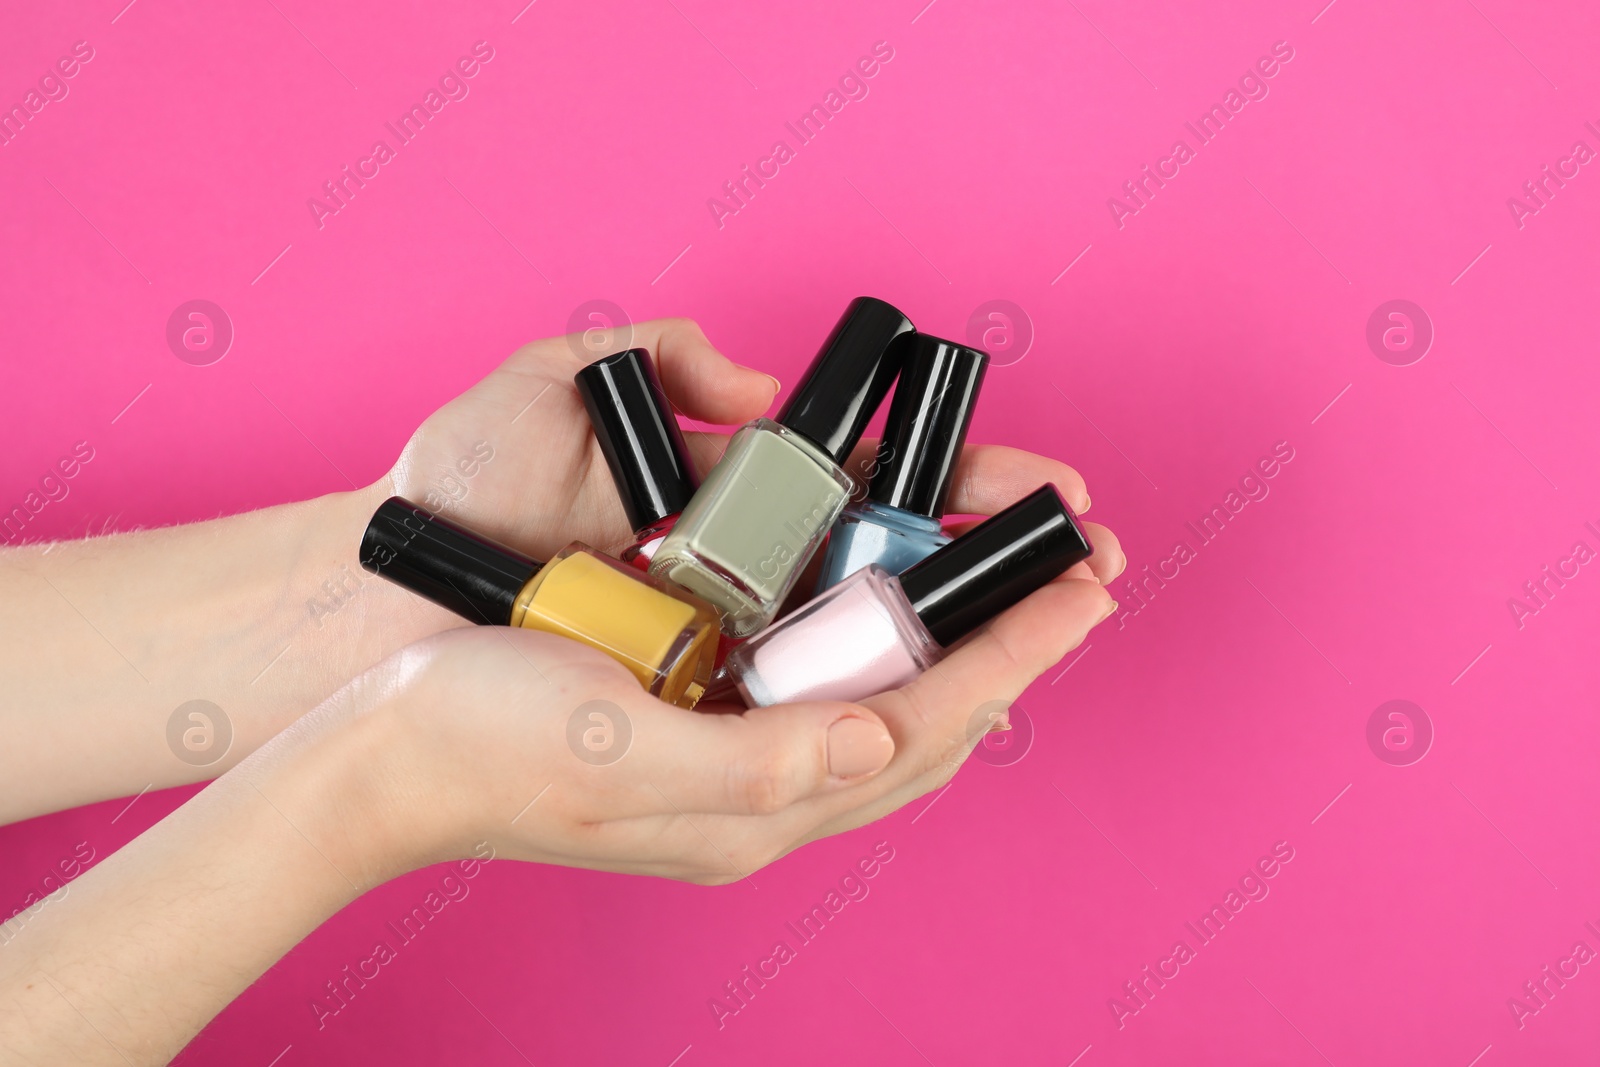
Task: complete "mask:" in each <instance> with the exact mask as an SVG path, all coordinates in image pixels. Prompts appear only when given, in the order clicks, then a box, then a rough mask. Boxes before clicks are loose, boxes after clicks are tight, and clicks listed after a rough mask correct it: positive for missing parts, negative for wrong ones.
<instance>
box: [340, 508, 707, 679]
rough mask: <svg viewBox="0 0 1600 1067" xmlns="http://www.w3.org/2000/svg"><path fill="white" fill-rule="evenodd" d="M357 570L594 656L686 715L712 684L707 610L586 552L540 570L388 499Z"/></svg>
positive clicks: (563, 556)
mask: <svg viewBox="0 0 1600 1067" xmlns="http://www.w3.org/2000/svg"><path fill="white" fill-rule="evenodd" d="M361 566H362V567H364V568H366V569H367V570H369V571H371V572H372V573H374V574H377V575H380V576H382V577H384V578H387V579H389V580H390V581H392V582H395V583H397V584H399V585H403V586H405V587H406V588H407V589H410V590H411V591H412V592H414V593H417V594H419V595H421V596H425V597H427V598H428V599H429V600H432V601H433V602H434V603H436V604H439V605H442V606H443V607H446V608H449V609H450V610H451V611H454V612H455V613H456V614H458V615H460V616H462V617H463V618H467V619H471V620H472V621H473V622H476V623H483V624H487V625H494V626H521V627H525V628H527V629H530V630H543V631H545V632H546V633H553V634H558V635H560V636H561V637H567V638H571V639H572V640H574V641H581V642H582V643H584V644H586V645H589V646H590V647H591V648H596V649H599V650H600V651H601V652H604V653H605V654H606V655H608V656H610V657H611V658H612V659H614V660H616V661H617V662H618V663H621V664H622V665H623V666H624V667H627V668H628V670H630V671H631V672H633V676H634V677H635V678H637V679H638V680H639V684H640V685H642V686H643V687H644V688H645V689H646V690H647V691H649V692H650V693H651V694H653V695H654V696H657V697H660V698H661V699H662V700H664V701H666V702H667V703H669V704H676V705H678V706H679V707H685V708H692V707H694V705H695V703H696V702H697V701H699V699H700V695H701V693H702V692H704V690H705V686H706V682H707V681H708V680H709V678H710V676H711V669H712V666H713V661H714V659H715V657H716V651H717V634H718V627H717V613H716V611H715V610H713V609H712V608H711V606H710V605H709V604H706V603H705V602H703V601H701V600H699V599H697V598H695V597H693V596H691V595H690V594H688V593H686V592H684V591H682V590H680V589H677V588H675V587H673V586H670V585H668V584H667V583H665V582H663V581H660V580H659V579H656V578H652V577H650V576H649V575H647V574H644V573H642V572H640V571H638V570H636V569H634V568H632V567H629V566H627V565H625V564H623V563H620V562H618V561H617V560H614V559H611V558H610V557H609V556H604V555H601V554H600V553H598V552H596V551H594V550H593V549H591V548H589V547H588V546H587V545H583V544H579V543H577V542H574V543H573V544H570V545H568V546H567V547H566V548H564V549H562V550H561V551H560V552H558V553H556V555H555V556H554V557H553V558H552V559H551V560H550V561H549V562H547V563H540V562H539V561H538V560H536V559H533V558H531V557H529V556H525V555H523V554H522V553H520V552H517V551H515V550H513V549H510V548H507V547H506V546H504V545H501V544H497V543H496V542H494V541H490V540H489V539H488V538H485V537H480V536H478V535H477V534H475V533H472V532H471V531H470V530H466V529H463V528H462V527H460V526H457V525H456V524H455V523H453V522H450V521H449V520H447V519H442V518H440V517H439V516H437V515H434V514H432V513H430V512H429V511H428V510H427V509H425V508H422V507H418V506H417V505H415V504H412V503H410V502H409V501H406V500H403V499H401V498H400V497H391V498H389V499H388V500H386V501H385V502H384V503H383V505H382V506H381V507H379V508H378V510H377V512H376V513H375V514H374V515H373V516H372V521H371V522H370V523H368V524H367V531H366V534H365V535H364V536H363V537H362V539H361Z"/></svg>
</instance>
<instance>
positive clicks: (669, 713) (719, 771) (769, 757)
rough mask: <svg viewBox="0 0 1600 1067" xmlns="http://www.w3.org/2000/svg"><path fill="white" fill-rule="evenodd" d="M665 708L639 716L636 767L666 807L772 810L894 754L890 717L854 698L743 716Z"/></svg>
mask: <svg viewBox="0 0 1600 1067" xmlns="http://www.w3.org/2000/svg"><path fill="white" fill-rule="evenodd" d="M663 711H664V712H666V713H665V714H661V715H652V716H648V717H646V718H645V719H644V721H641V722H640V723H639V724H638V727H637V728H638V731H639V734H638V738H637V741H636V743H635V745H634V752H635V753H636V754H637V756H638V762H636V763H635V764H634V766H633V767H632V768H631V773H632V774H633V775H634V776H635V777H636V778H639V779H641V780H643V781H645V782H648V783H649V788H650V791H651V792H653V793H654V794H656V795H657V802H656V803H654V804H651V805H650V810H652V811H654V812H656V813H658V814H671V813H674V812H677V813H679V814H682V813H686V812H701V813H713V814H723V815H772V814H776V813H779V812H782V811H784V810H786V809H788V808H789V807H791V806H792V805H794V804H796V803H798V802H800V801H803V800H805V799H807V798H809V797H812V796H816V795H818V794H819V793H828V792H833V791H837V790H839V789H843V788H848V787H849V786H851V785H854V784H857V783H859V782H862V781H865V780H867V779H869V778H870V777H871V776H873V775H875V774H877V773H878V772H880V771H881V770H883V768H884V767H885V766H887V765H888V763H889V761H890V759H891V758H892V757H893V755H894V740H893V738H892V736H891V735H890V732H889V730H888V728H887V727H886V726H885V725H884V723H883V721H882V720H880V719H879V718H878V717H877V715H875V714H874V713H873V712H871V711H868V710H867V709H866V708H862V707H859V706H857V705H854V704H842V703H838V702H830V701H812V702H808V703H803V704H780V705H776V706H774V707H770V708H755V709H752V710H750V711H747V712H745V713H744V714H743V715H702V714H699V713H697V712H692V711H682V710H681V709H669V708H663ZM645 800H646V803H647V804H649V797H648V796H646V797H645Z"/></svg>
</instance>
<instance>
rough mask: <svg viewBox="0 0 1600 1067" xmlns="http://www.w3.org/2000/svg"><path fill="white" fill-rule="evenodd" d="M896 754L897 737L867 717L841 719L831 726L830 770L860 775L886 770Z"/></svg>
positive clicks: (841, 774) (837, 775)
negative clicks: (890, 759) (895, 739)
mask: <svg viewBox="0 0 1600 1067" xmlns="http://www.w3.org/2000/svg"><path fill="white" fill-rule="evenodd" d="M893 755H894V739H893V738H891V737H890V736H889V734H888V731H886V730H885V729H884V728H883V727H881V726H879V725H878V724H877V723H875V722H868V721H867V720H866V719H856V718H845V719H840V720H839V721H838V722H836V723H834V724H833V725H832V726H830V727H828V773H829V774H831V775H833V776H834V777H835V778H859V777H861V776H862V775H863V774H871V773H872V772H874V771H880V770H882V769H883V768H884V767H885V766H886V765H887V764H888V762H889V758H890V757H891V756H893Z"/></svg>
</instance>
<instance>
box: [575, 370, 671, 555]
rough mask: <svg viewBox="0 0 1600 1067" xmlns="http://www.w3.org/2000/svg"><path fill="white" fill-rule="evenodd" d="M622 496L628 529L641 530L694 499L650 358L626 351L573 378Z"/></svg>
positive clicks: (663, 393) (669, 409)
mask: <svg viewBox="0 0 1600 1067" xmlns="http://www.w3.org/2000/svg"><path fill="white" fill-rule="evenodd" d="M572 380H573V383H574V384H576V385H577V387H578V395H579V396H581V397H582V398H583V406H584V407H585V408H587V409H588V410H589V421H590V422H592V423H594V435H595V438H596V439H597V440H599V442H600V451H601V452H603V453H605V457H606V465H607V466H608V467H610V468H611V477H612V478H614V479H615V480H616V483H617V492H618V493H619V494H620V495H621V496H622V510H623V511H625V512H627V513H628V526H629V528H630V529H633V530H642V529H644V528H645V527H646V526H654V525H655V524H656V523H658V522H660V521H661V520H662V519H664V518H666V517H667V516H669V515H676V514H678V512H680V511H682V510H683V506H684V505H685V504H687V503H688V502H689V498H690V497H692V496H694V490H695V481H694V468H693V467H692V466H691V465H690V464H689V449H688V447H687V446H686V445H685V444H684V443H683V431H682V430H680V429H679V428H678V419H677V417H676V416H675V415H674V414H673V413H672V405H671V404H669V403H668V402H667V394H666V393H665V392H664V391H663V390H662V388H661V379H660V378H658V377H657V376H656V369H655V366H654V365H653V364H652V363H651V362H650V353H649V352H646V351H645V350H644V349H642V348H630V349H628V350H627V351H626V352H618V353H616V354H615V355H610V356H607V357H605V358H604V359H598V360H595V361H594V362H593V363H591V364H589V365H588V366H587V367H585V368H583V369H582V370H581V371H579V372H578V373H577V374H575V375H573V376H572Z"/></svg>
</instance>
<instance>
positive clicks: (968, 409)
mask: <svg viewBox="0 0 1600 1067" xmlns="http://www.w3.org/2000/svg"><path fill="white" fill-rule="evenodd" d="M988 366H989V354H988V353H987V352H980V351H979V350H978V349H976V348H968V347H967V346H966V345H958V344H956V343H955V342H954V341H944V340H941V339H939V338H937V337H930V336H928V335H927V334H921V333H919V334H917V335H916V340H915V341H913V342H912V344H911V350H910V353H909V354H908V355H907V356H906V363H905V366H904V367H903V368H901V370H900V380H899V381H898V382H896V383H895V387H894V399H893V400H891V401H890V402H889V418H888V421H887V422H886V423H885V424H884V427H883V442H882V443H881V444H880V445H879V446H878V455H877V458H876V459H875V460H874V461H873V471H872V481H871V483H870V484H869V486H868V488H867V495H866V499H864V500H862V501H860V502H859V503H852V504H850V505H848V506H847V507H846V508H845V509H844V513H843V514H841V515H840V516H839V521H838V522H837V523H835V524H834V527H833V533H832V534H830V535H829V537H828V548H827V552H826V553H825V554H824V556H823V560H822V571H821V573H820V574H819V575H818V577H817V592H818V593H821V592H822V591H823V590H825V589H827V588H829V587H830V586H834V585H837V584H838V583H839V582H841V581H843V580H844V579H845V578H848V577H849V576H850V575H852V574H854V573H855V572H856V571H858V570H860V569H861V568H862V567H865V566H866V565H867V564H869V563H875V564H877V565H878V566H879V567H882V568H883V569H884V570H885V571H887V572H888V573H890V574H899V573H900V572H901V571H903V570H905V569H906V568H907V567H909V566H911V565H912V564H913V563H917V562H920V561H921V560H924V559H926V558H927V557H928V556H930V555H932V554H933V553H934V552H936V551H937V550H938V549H939V548H941V547H942V546H944V545H945V544H948V543H949V541H950V537H949V535H948V534H946V533H945V532H944V526H943V524H942V523H941V522H940V521H939V520H940V519H941V518H942V517H943V515H944V504H945V497H946V496H948V495H949V492H950V479H951V476H952V475H954V473H955V469H956V463H957V461H959V460H960V459H961V446H962V445H963V444H964V443H965V442H966V439H967V427H968V426H969V425H970V424H971V422H972V408H973V406H974V405H975V404H976V403H977V402H978V388H979V387H980V386H981V385H982V384H983V373H984V370H985V369H987V367H988Z"/></svg>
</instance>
